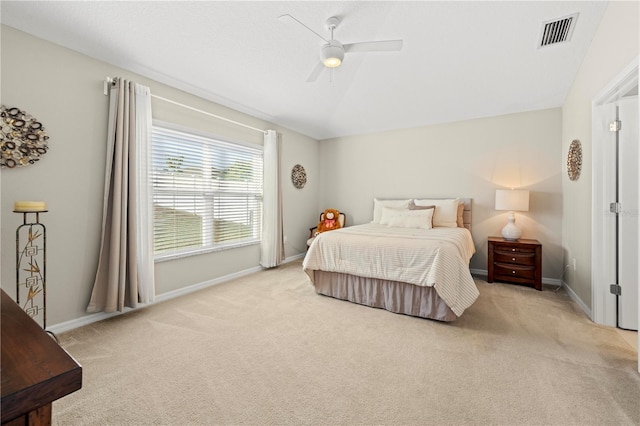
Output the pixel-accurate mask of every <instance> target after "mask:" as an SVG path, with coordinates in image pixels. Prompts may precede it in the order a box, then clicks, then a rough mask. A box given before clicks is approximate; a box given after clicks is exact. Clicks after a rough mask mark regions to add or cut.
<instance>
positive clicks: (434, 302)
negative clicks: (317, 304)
mask: <svg viewBox="0 0 640 426" xmlns="http://www.w3.org/2000/svg"><path fill="white" fill-rule="evenodd" d="M313 272H314V286H315V289H316V293H318V294H323V295H325V296H331V297H335V298H336V299H341V300H348V301H350V302H354V303H358V304H360V305H366V306H372V307H374V308H381V309H385V310H387V311H390V312H395V313H397V314H405V315H411V316H415V317H422V318H430V319H435V320H438V321H453V320H455V319H456V318H458V317H457V316H456V314H454V313H453V311H452V310H451V309H450V308H449V307H448V306H447V305H446V304H445V303H444V301H443V300H442V299H441V298H440V296H438V293H437V292H436V290H435V289H434V288H433V287H422V286H417V285H413V284H407V283H403V282H398V281H388V280H380V279H375V278H365V277H358V276H354V275H348V274H342V273H339V272H326V271H318V270H316V271H313Z"/></svg>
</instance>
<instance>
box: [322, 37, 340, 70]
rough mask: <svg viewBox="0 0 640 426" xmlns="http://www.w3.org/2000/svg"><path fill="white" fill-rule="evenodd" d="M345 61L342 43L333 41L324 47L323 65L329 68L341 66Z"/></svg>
mask: <svg viewBox="0 0 640 426" xmlns="http://www.w3.org/2000/svg"><path fill="white" fill-rule="evenodd" d="M343 59H344V47H342V44H341V43H340V42H337V41H335V40H331V41H330V42H329V43H328V44H325V45H324V46H323V47H322V63H323V64H324V66H325V67H327V68H335V67H338V66H340V64H341V63H342V60H343Z"/></svg>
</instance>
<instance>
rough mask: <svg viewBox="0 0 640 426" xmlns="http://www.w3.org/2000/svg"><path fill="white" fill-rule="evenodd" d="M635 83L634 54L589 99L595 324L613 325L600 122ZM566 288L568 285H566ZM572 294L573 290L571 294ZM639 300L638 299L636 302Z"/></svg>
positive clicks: (610, 242)
mask: <svg viewBox="0 0 640 426" xmlns="http://www.w3.org/2000/svg"><path fill="white" fill-rule="evenodd" d="M634 82H635V84H637V83H638V57H636V59H634V60H633V61H632V62H631V63H630V64H629V65H627V66H626V67H625V68H624V69H623V70H622V71H621V72H620V73H619V74H618V75H617V76H616V77H615V78H614V79H613V80H612V81H611V82H610V83H609V84H608V85H607V86H606V87H605V88H604V89H602V90H601V91H600V93H598V95H597V96H596V97H595V98H594V99H593V102H592V113H591V117H592V119H591V127H592V128H591V139H592V148H591V151H592V155H591V158H592V162H591V168H592V175H591V176H592V178H591V191H592V192H591V193H592V196H591V200H592V201H591V259H592V260H593V259H598V260H599V261H598V262H593V261H592V262H591V309H590V310H589V312H591V313H592V315H591V316H590V318H592V320H593V321H594V322H596V323H598V324H604V325H608V326H612V327H615V326H616V298H615V296H613V295H611V294H610V293H609V284H611V282H610V281H611V279H610V277H611V276H613V275H614V274H615V272H614V265H613V264H612V262H615V259H614V260H612V259H611V258H612V256H613V253H614V252H615V236H613V238H612V236H611V232H610V231H607V229H608V228H609V223H608V221H610V220H611V214H610V213H608V209H607V205H608V204H607V203H608V201H611V199H612V196H611V194H610V192H611V190H609V189H607V187H606V186H605V183H606V181H607V180H606V177H607V176H608V175H609V174H610V173H609V172H610V170H607V167H610V166H609V164H610V163H611V161H608V160H610V159H609V158H608V157H607V151H606V150H605V149H604V144H603V143H602V137H601V136H602V134H603V132H606V130H607V129H605V130H604V131H603V130H602V126H603V122H605V124H606V120H607V117H605V116H604V114H605V111H606V108H607V105H610V104H612V103H614V102H616V101H617V100H619V99H620V98H621V97H622V96H623V95H624V94H625V93H627V92H628V91H629V89H631V88H633V86H634ZM566 288H569V286H566ZM574 294H575V293H574ZM639 303H640V302H639Z"/></svg>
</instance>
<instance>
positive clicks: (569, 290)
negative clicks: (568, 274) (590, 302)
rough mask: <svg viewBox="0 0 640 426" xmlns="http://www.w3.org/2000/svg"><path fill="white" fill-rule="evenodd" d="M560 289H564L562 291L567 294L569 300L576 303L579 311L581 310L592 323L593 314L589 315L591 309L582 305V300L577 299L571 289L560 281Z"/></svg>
mask: <svg viewBox="0 0 640 426" xmlns="http://www.w3.org/2000/svg"><path fill="white" fill-rule="evenodd" d="M562 288H564V291H566V292H567V294H568V295H569V297H570V298H571V300H573V301H574V302H576V304H577V305H578V306H579V307H580V309H582V311H583V312H584V313H585V314H586V315H587V316H588V317H589V319H590V320H592V321H593V314H592V313H591V309H589V307H588V306H587V305H585V304H584V302H583V301H582V299H580V298H579V297H578V295H577V294H576V293H575V291H573V290H572V289H571V287H569V286H568V285H567V283H565V282H564V281H562Z"/></svg>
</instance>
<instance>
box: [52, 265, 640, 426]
mask: <svg viewBox="0 0 640 426" xmlns="http://www.w3.org/2000/svg"><path fill="white" fill-rule="evenodd" d="M476 283H477V285H478V287H479V289H480V297H479V299H478V301H477V302H476V303H475V304H474V305H473V306H472V307H471V308H469V309H468V310H467V311H466V312H465V313H464V315H463V316H462V317H461V318H459V319H458V320H457V321H455V322H453V323H440V322H436V321H431V320H425V319H420V318H413V317H408V316H404V315H397V314H392V313H389V312H386V311H383V310H379V309H373V308H368V307H363V306H359V305H355V304H352V303H349V302H344V301H339V300H335V299H331V298H328V297H324V296H319V295H316V294H315V292H314V290H313V287H312V286H311V285H310V284H309V281H308V278H307V276H306V275H305V274H304V273H303V272H302V268H301V264H300V262H292V263H289V264H286V265H283V266H281V267H279V268H276V269H273V270H267V271H263V272H259V273H257V274H254V275H251V276H247V277H244V278H241V279H237V280H234V281H231V282H227V283H224V284H220V285H218V286H214V287H210V288H208V289H205V290H202V291H199V292H197V293H193V294H191V295H187V296H184V297H181V298H178V299H173V300H170V301H167V302H164V303H159V304H156V305H154V306H151V307H149V308H146V309H142V310H138V311H134V312H131V313H129V314H126V315H122V316H119V317H114V318H111V319H109V320H106V321H103V322H100V323H95V324H92V325H89V326H86V327H83V328H80V329H76V330H73V331H70V332H67V333H65V334H62V335H60V336H59V337H60V340H61V343H62V345H63V346H64V347H65V348H66V349H67V350H68V351H69V353H71V354H72V355H73V356H74V357H75V358H76V359H77V360H78V361H79V362H80V364H82V366H83V382H84V383H83V387H82V389H81V390H80V391H78V392H75V393H73V394H71V395H69V396H67V397H65V398H62V399H60V400H58V401H56V402H55V403H54V406H53V421H54V424H56V425H85V424H86V425H146V424H149V425H151V424H153V425H204V424H223V425H232V424H233V425H236V424H255V425H263V424H265V425H275V424H278V425H280V424H284V425H306V424H316V425H356V424H367V425H371V424H380V425H401V424H402V425H428V424H434V425H463V424H479V425H488V424H492V425H625V424H627V425H634V424H635V425H638V424H640V375H639V374H638V372H637V371H636V369H637V353H636V352H635V351H634V350H633V349H632V348H631V347H630V346H629V345H628V344H627V343H626V342H625V341H624V340H623V339H622V338H621V337H620V335H619V334H618V333H616V331H615V330H614V329H612V328H608V327H603V326H599V325H595V324H594V323H592V322H591V321H590V320H589V319H588V318H587V317H586V316H585V315H584V314H583V313H582V312H581V311H580V310H579V308H578V307H577V306H576V305H575V304H574V303H573V302H572V301H571V300H570V299H569V298H568V297H567V295H566V294H565V293H563V292H562V291H560V292H554V291H552V290H551V291H549V290H547V291H543V292H538V291H536V290H533V289H530V288H525V287H519V286H514V285H509V284H499V283H494V284H487V283H486V282H484V281H481V280H476Z"/></svg>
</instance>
